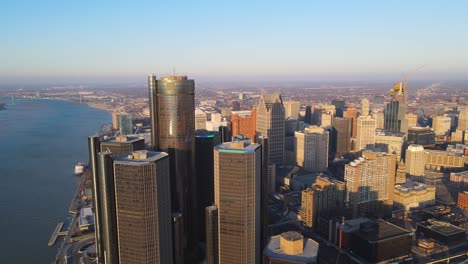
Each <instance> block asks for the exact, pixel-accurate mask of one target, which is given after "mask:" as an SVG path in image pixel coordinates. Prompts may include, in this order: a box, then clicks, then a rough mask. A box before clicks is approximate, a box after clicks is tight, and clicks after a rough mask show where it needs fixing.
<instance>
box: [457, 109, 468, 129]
mask: <svg viewBox="0 0 468 264" xmlns="http://www.w3.org/2000/svg"><path fill="white" fill-rule="evenodd" d="M458 111H459V114H458V126H457V130H461V131H466V130H468V106H459V107H458Z"/></svg>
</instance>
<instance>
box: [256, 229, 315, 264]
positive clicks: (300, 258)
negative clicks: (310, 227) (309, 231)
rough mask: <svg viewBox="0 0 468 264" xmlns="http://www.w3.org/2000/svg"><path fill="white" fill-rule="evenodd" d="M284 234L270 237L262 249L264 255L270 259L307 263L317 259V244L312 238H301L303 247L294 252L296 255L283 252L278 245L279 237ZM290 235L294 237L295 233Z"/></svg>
mask: <svg viewBox="0 0 468 264" xmlns="http://www.w3.org/2000/svg"><path fill="white" fill-rule="evenodd" d="M286 233H296V232H286ZM284 234H285V233H283V234H281V235H277V236H273V237H271V238H270V241H269V243H268V244H267V246H266V247H265V250H264V254H265V255H266V256H268V257H270V258H271V259H278V260H289V261H295V262H298V263H309V262H315V261H317V253H318V248H319V244H318V243H317V242H316V241H314V240H312V239H304V240H303V245H304V248H303V251H302V253H300V254H296V255H289V254H287V253H285V252H284V251H283V250H282V249H281V247H280V238H281V236H283V235H284ZM296 234H298V233H296ZM299 235H300V234H299ZM286 236H289V234H286ZM292 236H294V237H295V236H296V235H292ZM300 236H302V235H300Z"/></svg>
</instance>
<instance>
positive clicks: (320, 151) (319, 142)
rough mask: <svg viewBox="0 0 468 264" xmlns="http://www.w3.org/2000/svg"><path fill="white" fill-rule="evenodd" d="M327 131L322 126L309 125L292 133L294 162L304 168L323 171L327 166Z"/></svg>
mask: <svg viewBox="0 0 468 264" xmlns="http://www.w3.org/2000/svg"><path fill="white" fill-rule="evenodd" d="M328 143H329V132H328V131H326V130H325V129H324V128H322V127H317V126H311V127H308V128H306V129H304V131H297V132H295V133H294V156H295V157H296V164H297V165H298V166H301V167H302V168H304V169H305V170H308V171H313V172H324V171H326V170H327V168H328Z"/></svg>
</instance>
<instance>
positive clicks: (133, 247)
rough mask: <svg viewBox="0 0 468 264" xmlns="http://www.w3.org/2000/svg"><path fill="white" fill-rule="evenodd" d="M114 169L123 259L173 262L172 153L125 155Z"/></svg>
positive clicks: (115, 163)
mask: <svg viewBox="0 0 468 264" xmlns="http://www.w3.org/2000/svg"><path fill="white" fill-rule="evenodd" d="M113 171H114V184H115V206H116V207H115V212H116V220H117V221H116V222H117V239H118V247H119V263H121V264H125V263H135V264H136V263H139V264H140V263H141V264H143V263H148V264H150V263H172V233H171V202H170V178H169V177H170V175H169V157H168V155H167V154H166V153H162V152H148V151H145V150H142V151H136V152H133V153H130V154H128V155H122V156H119V157H117V158H115V160H114V168H113ZM108 263H110V262H108ZM112 263H114V262H112Z"/></svg>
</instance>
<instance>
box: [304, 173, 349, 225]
mask: <svg viewBox="0 0 468 264" xmlns="http://www.w3.org/2000/svg"><path fill="white" fill-rule="evenodd" d="M344 200H345V183H344V182H342V181H338V180H334V179H332V178H328V177H324V176H318V177H317V179H316V180H315V183H314V184H312V186H310V187H308V188H307V189H305V190H303V191H302V200H301V201H302V203H301V209H300V211H299V215H300V217H301V220H302V221H303V222H304V223H305V224H306V225H307V226H308V227H311V228H315V226H316V225H317V221H318V217H319V215H320V214H321V213H323V212H327V211H330V210H342V209H344Z"/></svg>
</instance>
